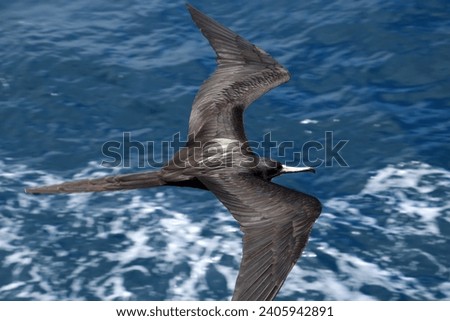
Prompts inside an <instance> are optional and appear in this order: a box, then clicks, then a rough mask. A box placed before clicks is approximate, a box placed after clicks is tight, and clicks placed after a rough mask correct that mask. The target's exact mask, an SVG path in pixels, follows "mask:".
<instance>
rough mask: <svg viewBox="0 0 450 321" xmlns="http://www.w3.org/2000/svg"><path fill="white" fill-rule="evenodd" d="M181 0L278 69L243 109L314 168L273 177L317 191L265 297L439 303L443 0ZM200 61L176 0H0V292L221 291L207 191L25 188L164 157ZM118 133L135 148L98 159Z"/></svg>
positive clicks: (446, 183)
mask: <svg viewBox="0 0 450 321" xmlns="http://www.w3.org/2000/svg"><path fill="white" fill-rule="evenodd" d="M192 4H193V5H195V6H197V7H198V8H199V9H201V10H202V11H204V12H206V13H207V14H209V15H211V16H212V17H214V18H215V19H217V20H219V21H220V22H221V23H223V24H225V25H226V26H228V27H230V28H231V29H233V30H235V31H236V32H238V33H239V34H241V35H242V36H244V37H245V38H247V39H249V40H251V41H252V42H254V43H256V44H257V45H258V46H259V47H261V48H263V49H264V50H266V51H267V52H269V53H270V54H271V55H272V56H274V57H275V58H276V59H277V60H278V61H280V63H282V64H283V65H284V66H285V67H286V68H287V69H288V70H289V71H290V73H291V75H292V79H291V80H290V82H288V83H287V84H284V85H283V86H281V87H279V88H276V89H275V90H273V91H271V92H270V93H268V94H266V95H265V96H264V97H262V98H261V99H259V100H258V101H256V102H255V103H254V104H253V105H252V106H251V107H250V108H249V109H248V110H247V111H246V113H245V127H246V131H247V135H248V137H249V139H250V140H252V141H254V142H260V141H263V138H264V137H265V136H266V135H267V134H268V133H270V138H271V139H272V141H273V142H275V143H276V145H277V146H280V144H281V143H282V142H285V144H284V145H282V146H289V148H288V149H287V150H285V149H283V150H282V149H280V148H273V149H272V151H271V154H270V156H271V157H272V158H275V159H278V160H280V161H282V162H285V163H288V164H290V165H293V164H294V165H295V163H298V162H300V161H303V162H305V163H308V162H309V163H311V162H313V163H314V164H313V165H314V166H317V173H316V174H315V175H313V174H309V173H306V174H295V175H287V176H284V177H279V178H276V179H275V181H276V182H277V183H279V184H282V185H285V186H288V187H290V188H293V189H296V190H301V191H304V192H306V193H309V194H312V195H315V196H316V197H317V198H319V199H320V200H321V202H322V204H323V212H322V215H321V216H320V218H319V219H318V221H317V222H316V224H315V225H314V228H313V231H312V235H311V238H310V242H309V243H308V246H307V247H306V250H305V251H304V254H303V256H302V258H301V260H300V261H299V262H298V264H297V265H296V266H295V267H294V268H293V270H292V272H291V274H290V275H289V277H288V279H287V280H286V283H285V285H284V287H283V288H282V290H281V291H280V293H279V296H278V298H277V299H280V300H450V135H449V128H450V2H449V1H448V0H435V1H419V0H411V1H385V0H383V1H381V0H361V1H351V0H332V1H331V0H330V1H325V0H316V1H287V0H281V1H266V0H263V1H248V2H245V3H243V2H241V1H236V0H232V1H193V3H192ZM214 68H215V59H214V53H213V51H212V50H211V48H210V47H209V45H208V43H207V41H206V40H205V39H204V38H203V37H202V35H201V34H200V33H199V31H198V30H197V28H196V27H195V25H194V24H193V22H192V21H191V18H190V16H189V14H188V12H187V10H186V7H185V3H184V1H170V2H168V1H159V0H146V1H144V0H129V1H106V0H89V1H86V0H79V1H62V0H61V1H55V0H47V1H27V0H21V1H5V0H2V1H0V137H1V141H0V300H228V299H230V298H231V295H232V291H233V288H234V282H235V278H236V276H237V272H238V268H239V263H240V257H241V237H242V234H241V232H240V230H239V226H238V224H237V223H236V222H235V221H234V219H233V218H232V216H231V215H230V214H229V213H228V211H227V210H226V209H225V208H224V207H223V206H222V204H221V203H220V202H219V201H218V200H217V199H216V198H215V197H214V195H212V194H211V193H209V192H207V191H201V190H193V189H187V188H172V187H165V188H155V189H147V190H137V191H125V192H116V193H103V194H89V193H87V194H74V195H69V196H68V195H53V196H48V195H47V196H46V195H40V196H39V195H28V194H25V193H24V188H25V187H29V186H35V185H42V184H51V183H58V182H61V181H64V180H71V179H81V178H87V177H100V176H103V175H108V174H118V173H128V172H133V171H143V170H152V169H155V167H160V166H161V164H162V162H163V161H164V160H167V158H168V157H170V155H172V154H173V152H174V150H173V148H170V145H167V144H168V143H167V142H171V141H174V140H177V139H178V140H181V141H183V140H184V139H185V138H186V132H187V128H188V118H189V114H190V108H191V103H192V101H193V99H194V96H195V94H196V92H197V90H198V88H199V86H200V85H201V84H202V82H203V81H204V80H205V79H206V78H207V77H208V75H210V74H211V73H212V72H213V70H214ZM327 132H329V133H328V134H327ZM327 135H328V136H327ZM126 137H128V138H129V140H130V141H132V142H138V143H136V144H134V145H139V144H142V146H143V147H145V152H144V153H142V152H141V151H139V147H134V148H130V149H128V150H125V149H124V151H123V159H122V160H121V162H120V164H118V165H117V166H114V164H112V162H111V158H109V157H106V156H105V155H104V154H103V153H102V148H103V146H104V144H105V143H107V142H114V141H116V142H119V143H120V142H122V143H123V142H124V140H125V138H126ZM266 137H267V136H266ZM331 138H332V141H331ZM162 142H166V143H162ZM286 142H287V143H286ZM307 142H309V143H308V144H306V145H305V143H307ZM340 142H341V143H340ZM286 144H287V145H286ZM311 144H312V145H311ZM339 144H340V146H341V147H340V149H339V150H338V151H337V152H338V155H339V156H340V158H339V157H337V159H336V158H334V159H332V157H331V159H330V156H333V155H334V154H333V147H336V146H338V145H339ZM134 145H133V146H134ZM123 146H124V145H123ZM129 146H130V145H129ZM305 146H306V147H308V146H309V147H310V146H313V147H314V148H311V149H310V152H311V153H310V154H308V153H305V152H306V151H307V150H306V148H305ZM256 150H258V151H259V152H261V146H259V147H258V146H256ZM103 151H104V150H103ZM263 151H266V150H265V149H263ZM299 151H303V152H304V153H303V154H301V156H299V154H298V152H299ZM334 152H336V148H335V149H334ZM334 156H337V155H334ZM324 160H328V161H327V162H325V161H324ZM338 160H339V161H338ZM342 160H344V162H342Z"/></svg>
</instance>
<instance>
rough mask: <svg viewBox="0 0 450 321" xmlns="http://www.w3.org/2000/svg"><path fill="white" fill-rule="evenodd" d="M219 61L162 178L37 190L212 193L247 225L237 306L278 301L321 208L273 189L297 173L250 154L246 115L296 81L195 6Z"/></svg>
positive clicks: (149, 175)
mask: <svg viewBox="0 0 450 321" xmlns="http://www.w3.org/2000/svg"><path fill="white" fill-rule="evenodd" d="M188 10H189V12H190V13H191V16H192V18H193V20H194V22H195V23H196V24H197V26H198V27H199V29H200V30H201V31H202V33H203V34H204V36H205V37H206V38H207V39H208V41H209V42H210V44H211V46H212V47H213V49H214V50H215V52H216V54H217V62H218V67H217V69H216V71H215V72H214V74H213V75H212V76H211V77H210V78H209V79H208V80H206V81H205V82H204V84H203V85H202V86H201V88H200V90H199V92H198V93H197V96H196V97H195V100H194V103H193V106H192V112H191V116H190V120H189V133H188V142H187V144H186V146H185V147H184V148H182V149H181V150H180V151H179V152H178V153H176V154H175V156H174V157H173V159H171V160H170V161H169V162H168V163H167V164H166V166H164V167H163V168H162V169H161V170H160V171H153V172H143V173H136V174H127V175H118V176H109V177H104V178H98V179H92V180H81V181H74V182H66V183H62V184H58V185H51V186H43V187H33V188H29V189H27V190H26V191H27V192H28V193H34V194H52V193H78V192H99V191H115V190H124V189H136V188H148V187H157V186H165V185H166V186H180V187H193V188H200V189H205V190H209V191H211V192H212V193H214V194H215V195H216V196H217V198H218V199H219V200H220V201H221V202H222V203H223V204H224V205H225V207H226V208H227V209H228V210H229V211H230V212H231V214H232V215H233V217H234V218H235V219H236V220H237V221H238V222H239V224H240V226H241V230H242V231H243V233H244V236H243V255H242V262H241V267H240V271H239V275H238V278H237V281H236V287H235V291H234V294H233V300H272V299H274V298H275V296H276V295H277V293H278V291H279V290H280V288H281V286H282V285H283V282H284V280H285V279H286V277H287V275H288V273H289V272H290V270H291V269H292V267H293V266H294V265H295V263H296V262H297V260H298V258H299V257H300V255H301V253H302V251H303V249H304V247H305V246H306V243H307V240H308V237H309V234H310V231H311V228H312V226H313V224H314V222H315V220H316V219H317V218H318V216H319V214H320V211H321V205H320V202H319V201H318V200H317V199H316V198H314V197H312V196H309V195H306V194H304V193H301V192H298V191H294V190H292V189H289V188H286V187H283V186H280V185H277V184H275V183H272V182H271V179H272V178H273V177H275V176H278V175H281V174H283V173H288V172H302V171H313V169H312V168H309V167H306V168H305V167H303V168H295V169H293V168H289V167H286V166H283V165H281V164H280V163H279V162H277V161H273V160H270V159H266V158H259V157H258V155H256V154H255V153H254V152H253V151H252V150H251V149H250V147H249V145H248V143H247V138H246V136H245V131H244V126H243V112H244V110H245V108H246V107H247V106H248V105H249V104H251V103H252V102H253V101H254V100H255V99H257V98H259V97H260V96H261V95H263V94H264V93H266V92H267V91H269V90H270V89H272V88H274V87H276V86H278V85H280V84H282V83H284V82H286V81H288V80H289V77H290V76H289V73H288V72H287V71H286V69H284V67H282V66H281V65H280V64H278V63H277V62H276V61H275V60H274V59H273V58H272V57H271V56H270V55H268V54H267V53H265V52H264V51H262V50H261V49H259V48H257V47H256V46H255V45H253V44H251V43H250V42H248V41H247V40H245V39H244V38H242V37H240V36H239V35H237V34H236V33H234V32H232V31H231V30H229V29H227V28H225V27H223V26H222V25H220V24H219V23H217V22H216V21H214V20H212V19H211V18H209V17H207V16H206V15H204V14H203V13H201V12H200V11H198V10H197V9H195V8H193V7H192V6H190V5H188Z"/></svg>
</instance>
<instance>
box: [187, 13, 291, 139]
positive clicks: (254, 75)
mask: <svg viewBox="0 0 450 321" xmlns="http://www.w3.org/2000/svg"><path fill="white" fill-rule="evenodd" d="M188 10H189V12H190V13H191V16H192V19H193V20H194V22H195V24H196V25H197V26H198V28H199V29H200V30H201V32H202V33H203V35H204V36H205V37H206V39H208V41H209V43H210V45H211V47H212V48H213V49H214V51H215V52H216V55H217V69H216V71H215V72H214V74H212V75H211V76H210V77H209V78H208V79H207V80H206V81H205V82H204V83H203V85H202V86H201V87H200V90H199V91H198V93H197V95H196V97H195V100H194V103H193V105H192V112H191V117H190V119H189V139H190V140H194V138H195V140H196V141H200V142H207V141H209V140H211V139H214V138H217V137H220V138H229V139H237V140H239V141H241V143H244V142H246V141H247V139H246V137H245V133H244V126H243V123H242V113H243V111H244V109H245V108H246V107H247V106H248V105H249V104H251V103H252V102H253V101H254V100H256V99H258V98H259V97H261V96H262V95H263V94H264V93H266V92H268V91H269V90H271V89H272V88H275V87H277V86H279V85H281V84H282V83H284V82H286V81H288V80H289V78H290V75H289V72H288V71H287V70H286V69H285V68H284V67H283V66H282V65H280V64H279V63H278V62H277V61H276V60H275V59H274V58H272V57H271V56H270V55H269V54H268V53H266V52H265V51H264V50H262V49H260V48H258V47H256V46H255V45H254V44H252V43H251V42H249V41H248V40H246V39H244V38H243V37H241V36H239V35H238V34H236V33H235V32H233V31H231V30H230V29H228V28H226V27H225V26H223V25H221V24H220V23H218V22H217V21H215V20H214V19H211V18H210V17H208V16H206V15H205V14H203V13H202V12H200V11H199V10H197V9H196V8H194V7H192V6H191V5H188Z"/></svg>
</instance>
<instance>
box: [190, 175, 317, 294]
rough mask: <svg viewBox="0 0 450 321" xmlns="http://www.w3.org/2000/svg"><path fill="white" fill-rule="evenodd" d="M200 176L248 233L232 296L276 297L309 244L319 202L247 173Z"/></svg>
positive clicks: (245, 237) (246, 233) (245, 232)
mask: <svg viewBox="0 0 450 321" xmlns="http://www.w3.org/2000/svg"><path fill="white" fill-rule="evenodd" d="M199 179H200V181H201V182H202V183H203V184H204V185H205V186H206V187H207V188H208V189H209V190H210V191H211V192H213V193H214V194H215V195H216V197H217V198H218V199H219V200H220V201H221V202H222V203H223V204H224V205H225V207H226V208H228V210H229V211H230V212H231V214H232V215H233V217H234V218H235V219H236V220H237V221H238V222H239V224H240V226H241V230H242V231H243V232H244V236H243V254H242V262H241V267H240V271H239V275H238V278H237V281H236V287H235V291H234V294H233V300H239V301H249V300H250V301H256V300H273V299H274V298H275V296H276V295H277V293H278V291H279V290H280V288H281V286H282V285H283V283H284V281H285V279H286V277H287V276H288V274H289V272H290V271H291V269H292V267H293V266H294V265H295V263H296V262H297V260H298V258H299V257H300V255H301V253H302V251H303V249H304V247H305V246H306V243H307V241H308V238H309V234H310V232H311V229H312V226H313V224H314V222H315V221H316V219H317V218H318V216H319V215H320V211H321V204H320V202H319V201H318V200H317V199H316V198H315V197H312V196H309V195H307V194H304V193H301V192H297V191H294V190H292V189H289V188H286V187H283V186H280V185H278V184H275V183H271V182H267V181H265V180H263V179H261V178H258V177H255V176H252V175H249V174H239V173H236V174H231V175H230V174H229V173H219V174H216V175H213V176H209V177H199Z"/></svg>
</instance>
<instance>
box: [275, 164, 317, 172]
mask: <svg viewBox="0 0 450 321" xmlns="http://www.w3.org/2000/svg"><path fill="white" fill-rule="evenodd" d="M300 172H311V173H315V172H316V170H315V168H314V167H293V166H284V165H283V168H282V169H281V172H280V174H286V173H300Z"/></svg>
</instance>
